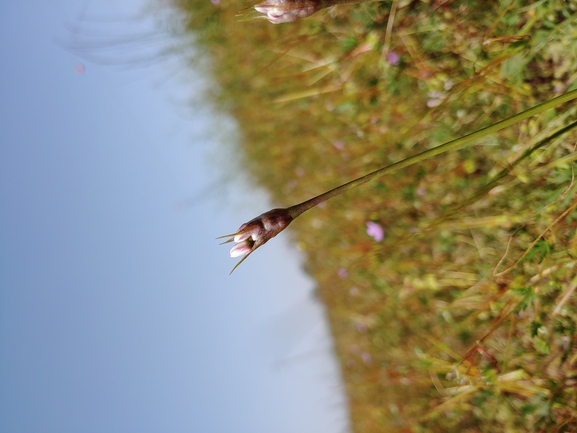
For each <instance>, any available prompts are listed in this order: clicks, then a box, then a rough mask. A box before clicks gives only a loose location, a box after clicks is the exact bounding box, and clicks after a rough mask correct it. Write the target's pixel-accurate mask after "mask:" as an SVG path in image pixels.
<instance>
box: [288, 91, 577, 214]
mask: <svg viewBox="0 0 577 433" xmlns="http://www.w3.org/2000/svg"><path fill="white" fill-rule="evenodd" d="M576 98H577V90H573V91H571V92H568V93H565V94H564V95H561V96H558V97H556V98H553V99H551V100H549V101H547V102H543V103H541V104H539V105H536V106H535V107H533V108H529V109H528V110H525V111H522V112H521V113H519V114H516V115H514V116H511V117H509V118H507V119H505V120H501V121H500V122H497V123H494V124H493V125H490V126H487V127H485V128H482V129H479V130H478V131H475V132H472V133H470V134H467V135H464V136H463V137H460V138H456V139H455V140H451V141H449V142H447V143H444V144H441V145H439V146H437V147H433V148H432V149H428V150H425V151H423V152H421V153H418V154H416V155H413V156H411V157H409V158H406V159H403V160H402V161H399V162H395V163H393V164H391V165H388V166H386V167H383V168H380V169H378V170H375V171H373V172H372V173H369V174H367V175H365V176H362V177H359V178H358V179H355V180H352V181H350V182H348V183H345V184H344V185H341V186H338V187H336V188H334V189H331V190H330V191H327V192H325V193H323V194H321V195H318V196H316V197H313V198H311V199H309V200H307V201H304V202H302V203H299V204H297V205H294V206H291V207H290V208H288V209H287V210H288V211H289V213H290V215H291V217H292V218H293V219H294V218H296V217H298V216H299V215H300V214H302V213H303V212H306V211H307V210H309V209H310V208H312V207H314V206H316V205H318V204H319V203H322V202H324V201H326V200H328V199H330V198H333V197H335V196H337V195H339V194H342V193H344V192H346V191H348V190H350V189H353V188H356V187H358V186H361V185H364V184H365V183H367V182H370V181H371V180H373V179H375V178H377V177H381V176H384V175H385V174H390V173H394V172H395V171H398V170H400V169H402V168H405V167H408V166H410V165H413V164H416V163H418V162H420V161H423V160H425V159H427V158H431V157H433V156H436V155H439V154H441V153H445V152H448V151H450V150H456V149H460V148H462V147H464V146H465V145H466V144H469V143H470V142H472V141H474V140H477V139H479V138H481V137H484V136H486V135H488V134H492V133H494V132H497V131H500V130H501V129H504V128H507V127H508V126H511V125H514V124H515V123H517V122H520V121H522V120H525V119H527V118H529V117H531V116H534V115H535V114H539V113H541V112H543V111H545V110H548V109H550V108H555V107H557V106H559V105H561V104H563V103H565V102H568V101H571V100H573V99H576Z"/></svg>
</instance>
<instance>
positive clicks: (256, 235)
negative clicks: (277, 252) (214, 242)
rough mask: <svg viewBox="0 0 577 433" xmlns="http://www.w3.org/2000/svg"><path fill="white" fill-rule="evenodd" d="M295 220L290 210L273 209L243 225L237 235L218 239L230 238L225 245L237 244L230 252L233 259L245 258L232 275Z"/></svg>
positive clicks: (233, 234)
mask: <svg viewBox="0 0 577 433" xmlns="http://www.w3.org/2000/svg"><path fill="white" fill-rule="evenodd" d="M293 219H294V216H293V212H291V211H290V210H289V209H273V210H270V211H268V212H265V213H263V214H262V215H259V216H257V217H256V218H254V219H252V220H250V221H249V222H247V223H245V224H243V225H241V226H240V227H239V229H238V231H237V232H236V233H232V234H230V235H224V236H220V237H218V238H217V239H222V238H230V239H228V240H226V241H224V242H223V244H227V243H229V242H236V245H235V246H234V247H232V249H231V250H230V256H231V257H240V256H244V257H243V258H242V259H241V261H240V262H238V263H237V264H236V266H235V267H234V268H232V271H230V273H231V274H232V273H233V272H234V270H235V269H236V268H237V267H238V266H239V265H240V264H241V263H242V262H243V261H245V260H246V258H247V257H248V256H250V255H251V254H252V252H253V251H254V250H256V249H257V248H258V247H260V246H261V245H264V244H265V243H267V242H268V240H269V239H272V238H274V237H275V236H276V235H278V234H279V233H280V232H282V231H283V230H284V229H285V228H287V226H288V225H289V224H290V223H291V222H292V220H293ZM221 245H222V244H221Z"/></svg>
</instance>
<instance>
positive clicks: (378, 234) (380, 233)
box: [367, 221, 385, 242]
mask: <svg viewBox="0 0 577 433" xmlns="http://www.w3.org/2000/svg"><path fill="white" fill-rule="evenodd" d="M367 234H368V235H369V236H372V237H373V238H374V239H375V240H376V241H377V242H381V241H382V240H383V239H384V238H385V231H384V230H383V228H382V227H381V226H380V225H379V224H377V223H374V222H372V221H368V222H367Z"/></svg>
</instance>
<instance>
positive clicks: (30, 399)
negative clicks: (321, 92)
mask: <svg viewBox="0 0 577 433" xmlns="http://www.w3.org/2000/svg"><path fill="white" fill-rule="evenodd" d="M207 1H209V0H207ZM142 7H143V4H142V0H130V1H122V2H119V1H113V0H94V1H82V0H77V1H74V0H36V1H33V0H21V1H15V0H0V431H1V432H10V433H20V432H34V433H43V432H58V433H68V432H74V433H78V432H98V433H102V432H106V433H114V432H122V433H126V432H138V433H146V432H192V433H217V432H223V433H243V432H246V433H261V432H262V433H265V432H266V433H273V432H274V433H285V432H286V433H289V432H295V433H296V432H298V433H305V432H314V433H323V432H327V433H328V432H330V433H335V432H345V431H347V426H348V422H347V419H346V412H345V406H344V397H343V392H342V387H341V385H340V379H339V372H338V370H337V367H336V364H335V362H334V359H333V355H332V352H331V344H332V343H331V341H330V337H329V334H328V331H327V327H326V324H325V323H324V321H323V316H322V314H323V313H322V308H321V307H320V306H319V305H318V303H316V302H314V301H312V295H311V292H312V289H313V282H312V281H311V280H310V279H308V278H307V277H306V276H304V275H303V274H302V273H301V272H300V270H299V269H300V265H299V260H301V258H299V256H298V254H297V252H296V251H295V250H294V248H292V247H291V246H290V245H289V244H288V242H287V239H286V234H281V235H280V236H279V237H278V238H277V239H274V240H273V241H271V242H270V243H269V244H267V246H266V247H264V248H263V249H261V250H259V251H257V252H256V253H255V254H254V255H253V256H252V257H251V258H250V259H249V260H247V261H246V262H245V263H244V264H243V265H242V266H241V267H239V268H238V269H237V271H235V273H234V274H233V275H232V276H229V275H228V273H229V271H230V269H231V268H232V266H233V265H234V263H235V260H233V259H231V258H230V257H229V256H228V249H229V248H228V247H227V246H219V245H218V242H216V241H215V239H214V238H215V237H216V236H218V235H222V234H226V233H230V232H233V231H235V230H236V229H237V228H238V226H239V225H240V224H241V223H243V222H245V221H247V220H249V219H251V218H253V217H254V216H256V215H258V214H260V213H262V212H264V211H266V210H268V209H269V208H270V207H271V206H270V203H267V202H266V196H265V195H264V193H262V192H260V193H256V192H254V188H252V187H247V186H246V184H245V183H243V182H242V174H240V173H235V172H234V171H233V170H231V169H230V168H231V167H233V166H234V165H233V164H228V163H227V159H228V158H232V157H233V156H234V153H233V152H232V153H231V152H228V153H227V152H224V151H223V150H222V149H224V148H225V146H223V143H221V142H219V140H220V141H222V139H223V135H225V134H222V133H220V134H215V130H216V129H219V130H221V131H222V124H223V121H222V120H220V121H219V122H215V121H214V117H215V116H214V115H213V114H212V113H210V112H207V110H206V107H201V106H196V108H191V107H187V106H186V104H185V103H184V101H186V100H187V99H189V97H190V96H191V95H193V94H194V92H195V89H194V86H193V83H196V84H194V85H196V86H198V85H208V84H207V83H209V82H210V81H209V80H205V81H204V82H203V83H204V84H199V83H202V82H199V81H198V80H193V79H192V78H191V76H194V74H193V73H192V72H191V71H187V70H186V69H185V67H184V66H182V62H179V61H178V60H175V59H172V60H170V61H168V62H166V63H159V64H156V65H154V66H153V67H149V68H136V67H135V65H134V63H133V64H132V65H128V67H127V65H126V64H125V65H118V64H116V65H105V64H102V63H103V60H106V59H109V60H110V59H112V60H114V62H112V63H118V61H119V60H125V59H128V58H130V55H131V54H134V53H136V51H137V49H136V48H135V46H134V45H128V46H124V47H123V46H120V45H118V44H113V45H114V47H113V49H112V50H111V51H108V52H100V51H99V50H100V47H101V46H108V47H110V42H111V41H117V42H118V41H121V40H122V37H130V36H131V35H137V34H142V32H148V31H150V30H152V29H153V25H152V23H153V21H152V20H150V19H144V20H140V21H136V20H134V19H131V17H135V16H136V15H137V14H138V13H139V12H140V11H141V10H142ZM160 40H164V41H166V38H161V39H160ZM106 41H108V42H106ZM151 43H152V42H151ZM155 43H158V40H156V42H155ZM65 48H66V49H71V51H72V52H71V51H70V50H68V51H67V50H66V49H65ZM157 48H158V46H155V47H152V48H151V50H154V49H157ZM83 49H86V50H85V51H83ZM146 49H147V48H146V47H145V48H144V50H145V51H146ZM81 52H83V53H84V54H82V55H79V54H80V53H81ZM96 53H99V56H100V57H99V60H100V63H94V62H92V61H90V60H94V59H95V57H98V56H94V54H96ZM129 63H130V62H129ZM81 65H83V66H81ZM225 123H226V122H225ZM230 123H231V122H228V124H230ZM225 131H226V129H225ZM215 135H217V138H214V137H215ZM228 147H229V148H232V147H233V146H230V145H229V146H228ZM227 155H228V156H227ZM209 160H210V162H209ZM223 178H230V179H232V181H230V182H228V184H226V185H224V187H220V188H218V189H207V188H210V187H211V185H214V184H215V183H216V184H219V179H223ZM206 191H209V192H208V193H207V194H204V195H203V193H205V192H206ZM199 194H200V195H201V196H202V197H203V199H202V200H192V201H191V200H190V198H191V197H197V196H199ZM175 203H184V204H187V205H185V206H182V207H179V206H175ZM190 203H193V204H194V205H188V204H190Z"/></svg>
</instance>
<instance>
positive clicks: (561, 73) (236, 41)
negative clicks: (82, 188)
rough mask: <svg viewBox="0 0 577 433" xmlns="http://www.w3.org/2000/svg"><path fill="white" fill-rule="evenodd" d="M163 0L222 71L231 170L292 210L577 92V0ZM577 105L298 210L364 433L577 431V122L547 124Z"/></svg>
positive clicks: (302, 243)
mask: <svg viewBox="0 0 577 433" xmlns="http://www.w3.org/2000/svg"><path fill="white" fill-rule="evenodd" d="M171 3H172V4H173V5H174V6H176V13H175V14H174V16H175V18H176V19H175V22H174V28H175V29H176V30H177V31H180V30H184V31H186V34H187V35H188V36H189V37H191V38H192V39H193V41H194V50H192V51H193V52H194V55H190V62H191V63H192V64H193V65H194V67H196V68H199V67H201V68H203V69H204V70H205V72H207V73H208V74H209V76H211V77H212V78H213V80H214V82H215V83H217V85H216V86H214V87H213V88H211V89H208V90H207V92H206V95H204V97H205V98H206V99H207V100H209V99H210V100H211V101H213V103H214V104H215V106H216V107H217V108H218V109H219V110H222V111H224V112H226V113H229V114H232V115H233V116H234V118H235V119H236V120H237V122H238V125H239V134H240V135H241V137H240V140H238V141H235V143H237V144H238V146H239V147H238V149H236V154H237V158H238V163H237V168H242V169H243V170H245V171H247V172H249V173H250V175H251V176H252V178H253V180H254V181H255V182H257V183H258V184H261V185H263V186H265V187H266V188H267V189H268V190H269V191H270V192H271V195H272V197H273V199H274V201H275V202H276V203H277V204H278V206H279V207H286V206H290V205H293V204H296V203H298V202H301V201H304V200H306V199H308V198H310V197H312V196H314V195H317V194H319V193H321V192H324V191H325V190H328V189H331V188H333V187H335V186H337V185H339V184H341V183H344V182H346V181H349V180H351V179H353V178H355V177H359V176H361V175H363V174H366V173H368V172H369V171H372V170H374V169H377V168H379V167H382V166H385V165H388V164H390V163H392V162H396V161H399V160H401V159H403V158H405V157H408V156H410V155H413V154H415V153H417V152H420V151H422V150H425V149H427V148H430V147H433V146H436V145H439V144H441V143H443V142H445V141H447V140H450V139H452V138H455V137H459V136H462V135H464V134H466V133H468V132H471V131H474V130H476V129H478V128H480V127H483V126H487V125H490V124H492V123H494V122H497V121H499V120H501V119H504V118H506V117H508V116H510V115H512V114H515V113H517V112H520V111H522V110H524V109H526V108H529V107H531V106H533V105H535V104H537V103H539V102H543V101H546V100H548V99H551V98H553V97H555V96H557V95H559V94H562V93H564V92H566V91H569V90H573V89H576V88H577V1H564V0H540V1H535V2H530V1H515V0H503V1H472V0H470V1H467V0H465V1H450V0H445V1H442V0H429V1H427V0H412V1H411V0H393V1H383V2H374V3H362V4H356V5H355V4H353V5H339V6H335V7H333V8H329V9H324V10H322V11H320V12H317V13H316V14H314V15H313V16H311V17H310V18H306V19H302V20H299V21H297V22H294V23H288V24H281V25H273V24H271V23H269V22H268V21H266V20H264V19H262V20H259V19H253V18H252V17H253V16H254V13H253V12H252V8H251V6H252V5H253V4H252V3H247V2H239V1H235V2H232V1H227V0H221V1H220V2H218V1H216V0H215V1H214V2H213V3H211V2H209V1H207V0H171ZM576 119H577V105H576V104H575V103H574V102H571V103H567V104H565V105H564V106H561V107H560V108H557V109H556V110H549V111H547V112H545V113H542V114H541V115H539V116H536V117H534V118H531V119H530V120H528V121H525V122H522V123H519V124H517V125H515V126H514V127H511V128H508V129H505V130H503V131H502V132H500V133H499V134H495V135H492V136H490V137H488V138H486V139H484V140H482V141H481V142H478V143H476V144H475V145H473V146H469V147H468V148H466V149H463V150H460V151H457V152H453V153H449V154H443V155H440V156H437V157H435V158H431V159H429V160H426V161H424V162H423V163H420V164H418V165H417V166H413V167H409V168H407V169H405V170H402V171H401V172H397V173H395V174H393V175H391V176H388V177H384V178H381V179H378V180H377V181H373V182H371V183H370V184H367V185H364V186H362V187H360V188H358V189H356V190H353V191H350V192H348V193H346V194H344V195H342V196H339V197H336V198H335V199H333V200H331V201H329V202H327V203H326V205H325V206H322V207H319V208H315V209H313V210H311V211H309V212H308V213H306V214H304V215H303V216H302V217H301V218H299V219H298V220H297V221H295V222H294V223H293V224H292V225H291V230H290V235H291V236H292V238H293V239H294V241H295V243H297V245H298V246H299V248H300V249H301V250H303V251H304V254H305V255H306V265H305V267H306V271H307V272H308V273H309V274H310V275H312V276H313V277H314V278H315V279H316V281H317V283H318V296H319V298H320V299H321V300H322V302H323V303H324V304H325V305H326V308H327V314H328V317H329V320H330V325H331V329H332V333H333V335H334V339H335V346H336V349H335V350H336V354H337V356H338V358H339V360H340V363H341V367H342V374H343V378H344V381H345V384H346V392H347V395H348V399H349V409H350V417H351V421H352V427H353V430H354V431H355V432H358V433H365V432H367V433H368V432H383V431H387V432H389V431H391V432H392V431H399V432H403V431H404V432H437V431H439V432H440V431H443V432H449V431H450V432H480V431H482V432H495V431H507V432H517V431H519V432H521V431H536V432H539V431H547V432H556V431H559V432H561V431H577V400H576V394H577V347H576V343H577V338H576V320H577V312H576V308H575V307H576V305H577V294H575V288H576V286H577V277H576V275H577V272H576V258H577V237H576V230H577V212H576V211H575V207H576V206H577V199H576V194H575V192H576V190H577V187H576V182H575V180H574V175H575V173H574V171H575V159H576V157H577V154H576V143H577V133H576V132H575V131H570V132H568V133H566V134H563V135H562V136H560V137H556V138H554V139H552V140H548V141H547V140H545V141H542V140H544V139H545V138H546V137H548V136H550V135H551V134H552V133H553V132H554V131H556V130H558V129H559V128H561V127H563V126H564V125H567V124H568V123H570V122H571V121H575V120H576ZM262 211H264V209H255V216H256V215H257V214H259V213H261V212H262ZM243 222H244V221H239V225H240V224H241V223H243ZM367 222H374V223H376V224H378V225H379V226H381V227H382V228H383V229H384V233H385V236H384V240H382V241H380V242H378V241H377V240H376V239H374V238H373V237H371V236H369V234H367ZM229 229H230V228H226V227H223V228H222V230H221V232H226V231H227V230H229ZM233 229H234V228H233ZM218 234H220V232H218V231H217V232H215V235H218ZM264 248H266V247H264ZM223 254H226V252H225V251H223ZM257 254H262V252H260V251H259V252H258V253H257ZM225 259H226V257H225V256H223V260H225ZM243 266H244V265H243Z"/></svg>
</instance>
